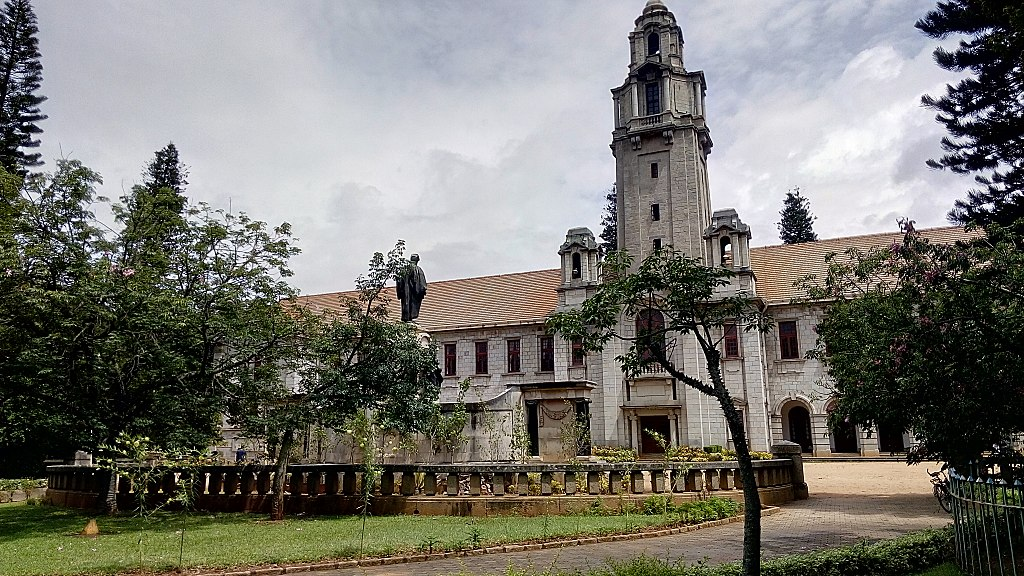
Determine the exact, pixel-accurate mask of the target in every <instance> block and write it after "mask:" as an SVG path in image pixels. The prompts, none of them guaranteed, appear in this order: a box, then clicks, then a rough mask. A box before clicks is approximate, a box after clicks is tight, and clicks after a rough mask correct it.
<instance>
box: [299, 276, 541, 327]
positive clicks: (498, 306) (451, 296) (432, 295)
mask: <svg viewBox="0 0 1024 576" xmlns="http://www.w3.org/2000/svg"><path fill="white" fill-rule="evenodd" d="M428 272H429V270H428ZM560 281H561V278H560V271H559V270H558V269H552V270H536V271H533V272H519V273H516V274H501V275H498V276H478V277H476V278H462V279H459V280H441V281H438V282H430V281H429V279H428V282H427V295H426V296H425V297H424V298H423V304H422V305H421V306H420V316H419V318H417V319H416V324H417V325H418V326H419V327H420V328H422V329H424V330H426V331H428V332H439V331H443V330H446V329H454V328H468V327H472V326H504V325H514V324H528V323H534V322H543V320H544V318H545V317H547V316H548V315H549V314H551V313H552V312H553V311H554V310H555V306H556V305H557V304H558V292H556V291H555V289H556V288H558V285H559V282H560ZM386 294H387V297H388V298H389V299H390V301H391V303H390V305H389V311H390V312H391V315H392V316H393V317H394V318H395V319H396V320H397V319H398V318H399V316H400V313H401V304H400V303H399V302H398V299H397V298H396V297H395V289H394V288H387V289H386ZM356 295H357V293H356V292H332V293H329V294H315V295H310V296H302V297H300V298H299V303H300V304H302V305H305V306H308V307H310V308H311V309H313V310H314V311H323V310H331V311H337V312H340V311H341V310H342V304H341V302H342V300H341V299H342V298H344V297H346V296H349V297H355V296H356Z"/></svg>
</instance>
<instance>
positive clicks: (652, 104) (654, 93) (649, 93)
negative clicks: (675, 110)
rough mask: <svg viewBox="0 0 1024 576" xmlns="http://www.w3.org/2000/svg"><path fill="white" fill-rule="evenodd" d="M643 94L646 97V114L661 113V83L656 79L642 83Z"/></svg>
mask: <svg viewBox="0 0 1024 576" xmlns="http://www.w3.org/2000/svg"><path fill="white" fill-rule="evenodd" d="M644 95H645V96H646V98H647V100H646V102H647V108H646V110H647V115H648V116H651V115H652V114H661V84H660V83H658V82H657V81H654V82H648V83H647V84H644Z"/></svg>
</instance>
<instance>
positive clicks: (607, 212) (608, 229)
mask: <svg viewBox="0 0 1024 576" xmlns="http://www.w3.org/2000/svg"><path fill="white" fill-rule="evenodd" d="M616 196H617V194H616V192H615V184H612V187H611V188H609V189H608V192H607V193H605V195H604V199H605V201H606V202H607V204H605V206H604V213H603V214H601V226H602V229H601V253H602V254H604V255H607V254H611V253H612V252H615V251H616V250H618V249H619V228H618V222H619V216H618V214H619V213H618V208H617V206H616Z"/></svg>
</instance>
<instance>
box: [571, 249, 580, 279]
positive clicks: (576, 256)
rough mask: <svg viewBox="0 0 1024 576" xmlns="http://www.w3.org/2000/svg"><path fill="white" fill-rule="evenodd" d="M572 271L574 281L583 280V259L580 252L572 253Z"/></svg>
mask: <svg viewBox="0 0 1024 576" xmlns="http://www.w3.org/2000/svg"><path fill="white" fill-rule="evenodd" d="M571 268H572V270H571V271H570V272H569V275H570V277H571V278H572V279H573V280H576V279H579V278H583V257H582V256H580V253H579V252H573V253H572V264H571Z"/></svg>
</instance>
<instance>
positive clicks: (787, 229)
mask: <svg viewBox="0 0 1024 576" xmlns="http://www.w3.org/2000/svg"><path fill="white" fill-rule="evenodd" d="M779 216H780V217H781V218H782V220H780V221H779V223H778V227H779V238H781V239H782V243H783V244H800V243H801V242H817V241H818V235H817V234H815V233H814V227H813V224H814V221H815V220H816V219H817V217H816V216H813V215H812V214H811V203H810V201H809V200H807V197H806V196H801V195H800V189H799V188H794V189H792V190H790V191H789V192H786V199H785V200H783V202H782V210H781V211H779Z"/></svg>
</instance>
